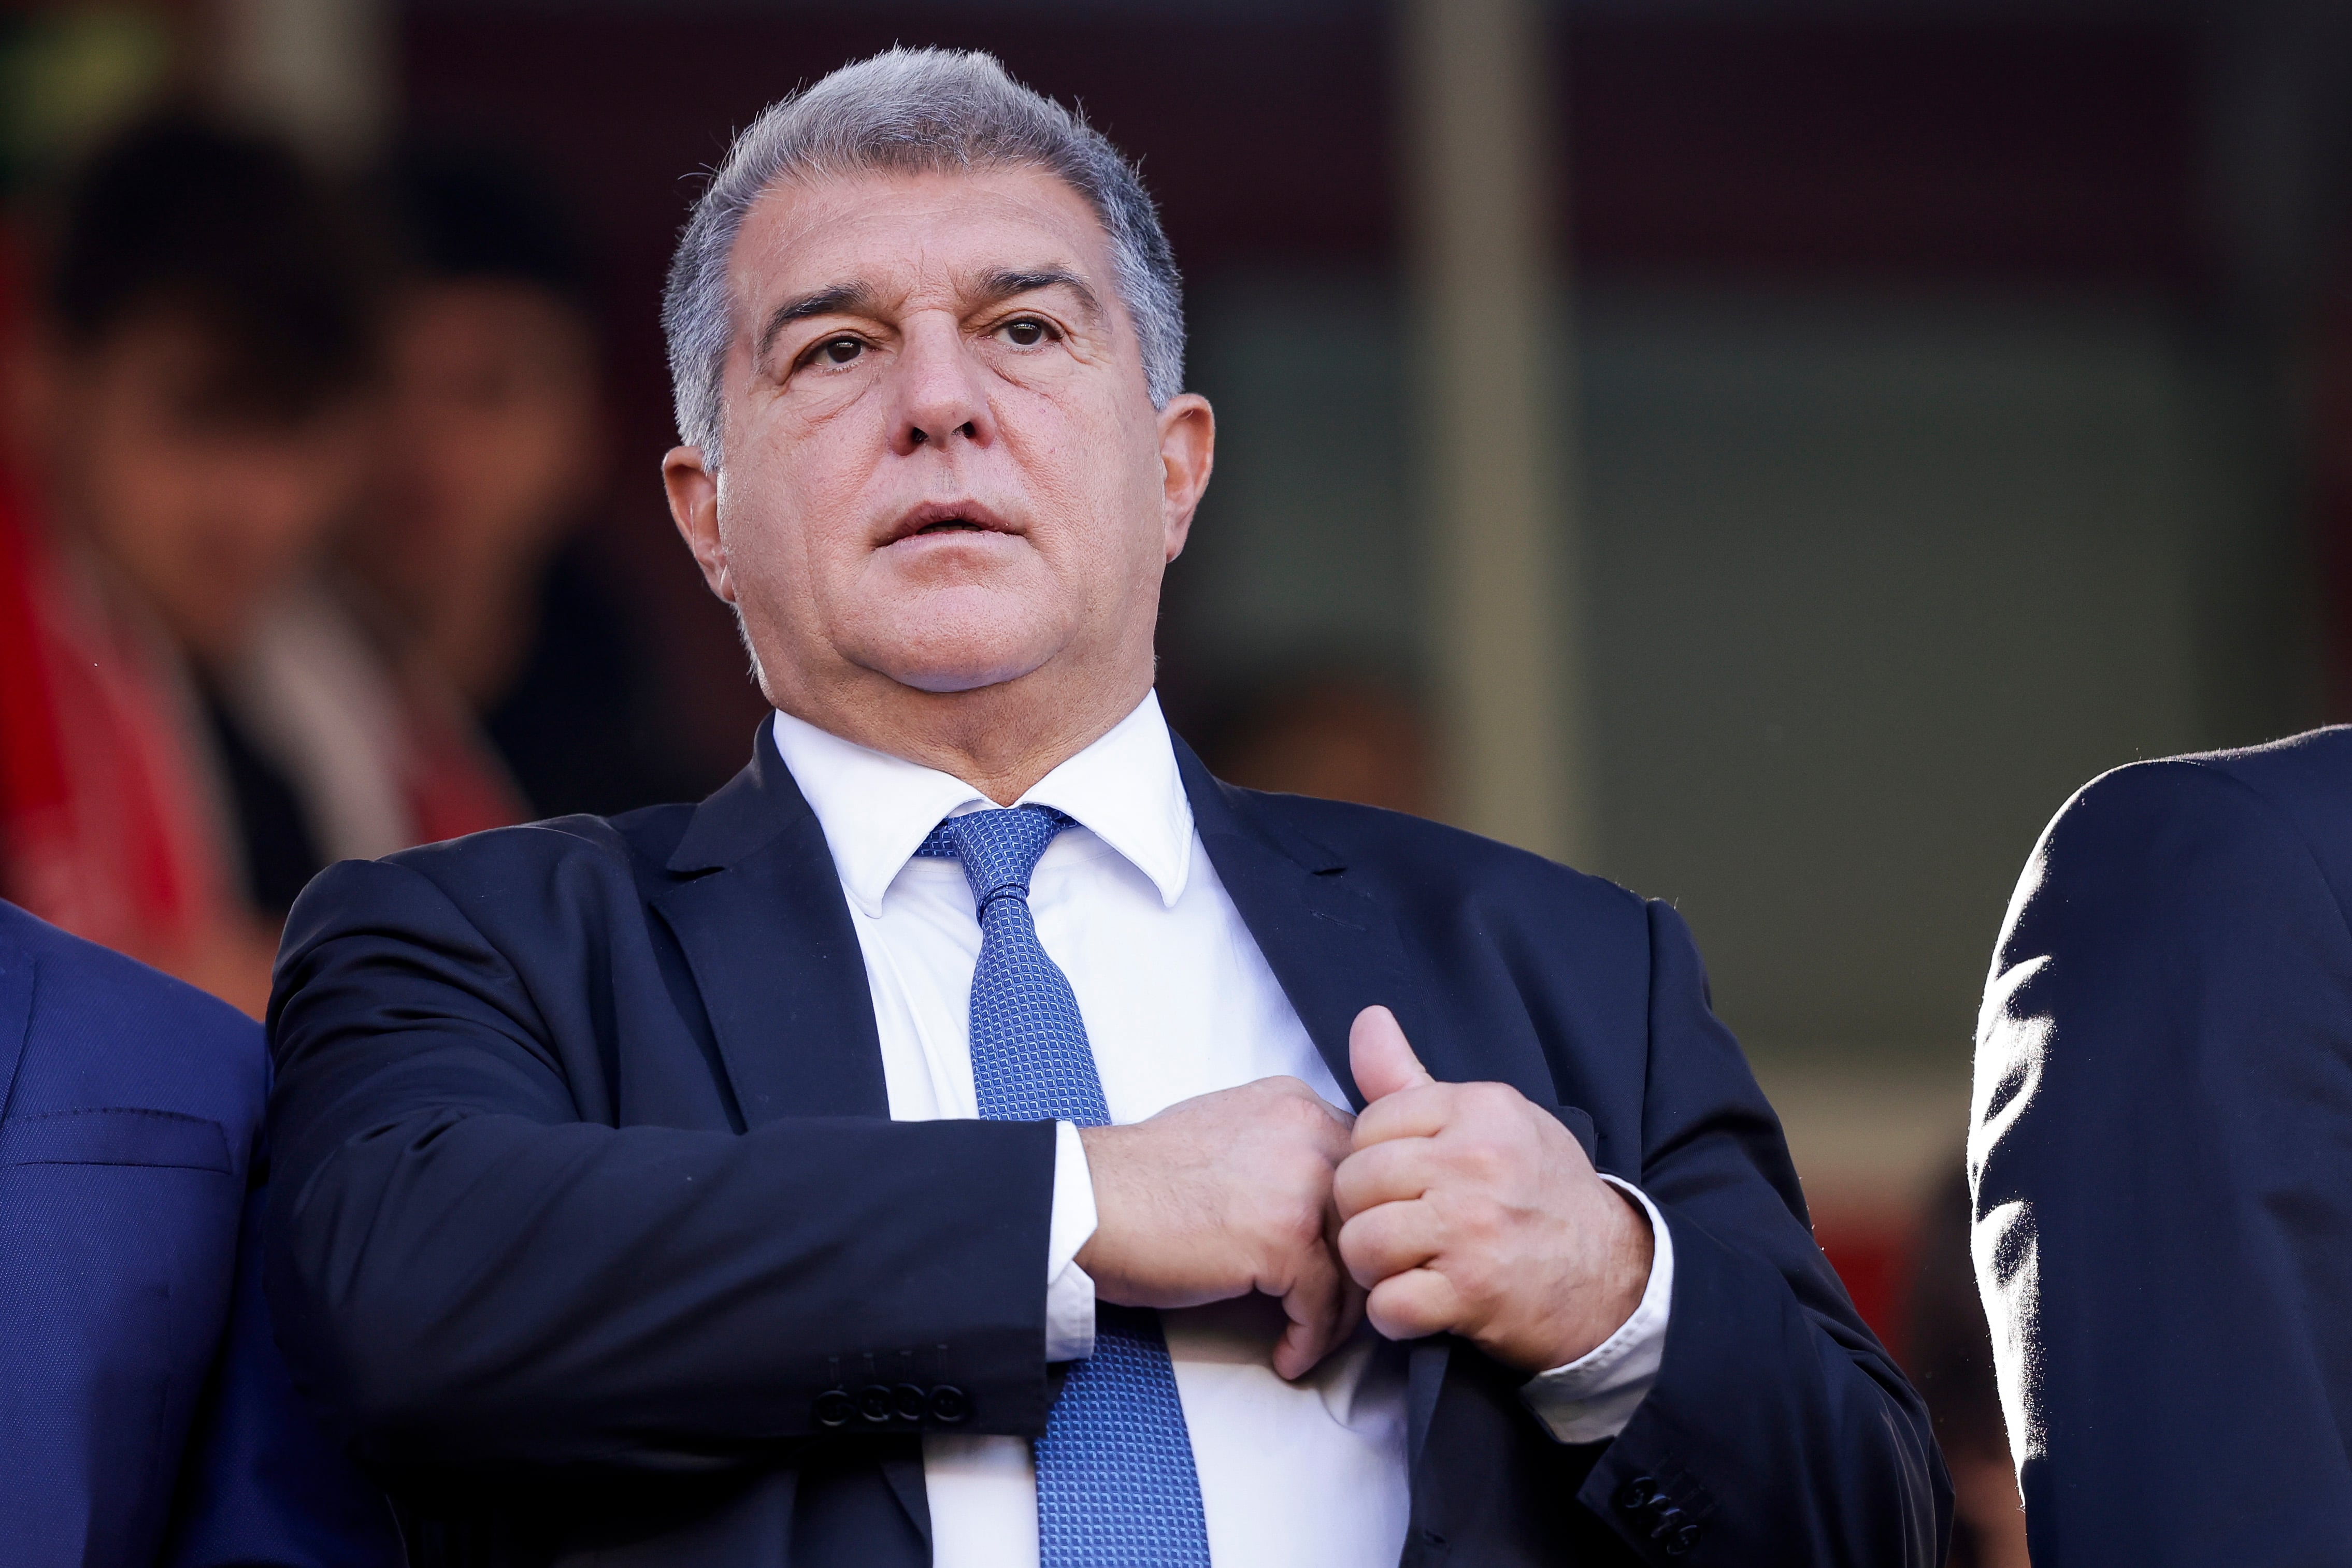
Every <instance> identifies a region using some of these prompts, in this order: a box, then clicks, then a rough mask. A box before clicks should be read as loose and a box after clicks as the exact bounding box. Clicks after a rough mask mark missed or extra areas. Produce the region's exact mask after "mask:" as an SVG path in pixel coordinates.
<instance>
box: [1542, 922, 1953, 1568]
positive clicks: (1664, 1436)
mask: <svg viewBox="0 0 2352 1568" xmlns="http://www.w3.org/2000/svg"><path fill="white" fill-rule="evenodd" d="M1649 918H1650V951H1651V984H1650V1036H1651V1038H1650V1063H1649V1084H1648V1090H1647V1094H1646V1099H1645V1103H1646V1110H1645V1115H1644V1125H1643V1145H1644V1153H1643V1170H1642V1176H1641V1186H1642V1188H1643V1191H1644V1192H1646V1193H1647V1194H1648V1195H1649V1196H1650V1198H1651V1200H1652V1201H1653V1202H1654V1203H1655V1204H1656V1205H1657V1207H1658V1208H1659V1210H1660V1212H1661V1213H1663V1214H1664V1217H1665V1219H1666V1224H1667V1227H1668V1228H1669V1230H1670V1231H1671V1233H1672V1235H1673V1238H1674V1249H1675V1274H1674V1290H1673V1305H1672V1309H1671V1313H1670V1316H1669V1321H1668V1325H1667V1329H1666V1343H1665V1352H1664V1358H1663V1360H1662V1361H1661V1363H1660V1365H1659V1369H1658V1378H1657V1382H1656V1384H1655V1385H1654V1386H1653V1387H1652V1388H1651V1390H1650V1393H1649V1396H1647V1397H1646V1398H1645V1399H1643V1402H1642V1404H1641V1406H1640V1407H1639V1408H1638V1409H1636V1410H1635V1411H1634V1413H1633V1418H1632V1419H1631V1420H1630V1421H1629V1422H1628V1423H1627V1424H1626V1426H1625V1427H1624V1430H1623V1431H1622V1432H1621V1433H1620V1434H1619V1435H1618V1437H1617V1438H1616V1440H1615V1441H1614V1442H1613V1443H1612V1444H1611V1446H1610V1447H1609V1448H1608V1449H1607V1451H1606V1452H1605V1453H1603V1454H1602V1455H1601V1458H1600V1459H1599V1461H1598V1462H1597V1463H1596V1464H1595V1465H1594V1466H1593V1468H1592V1470H1591V1474H1590V1475H1589V1476H1588V1477H1587V1478H1586V1479H1585V1481H1584V1484H1583V1486H1582V1488H1581V1489H1580V1491H1579V1494H1578V1495H1579V1498H1580V1500H1581V1501H1582V1502H1583V1503H1584V1505H1585V1506H1586V1507H1587V1508H1588V1509H1590V1510H1591V1511H1592V1512H1593V1513H1595V1514H1597V1515H1599V1516H1600V1517H1601V1518H1602V1519H1604V1520H1606V1521H1608V1522H1609V1524H1610V1525H1611V1526H1612V1528H1613V1529H1614V1530H1615V1531H1617V1533H1618V1535H1619V1536H1620V1538H1621V1539H1622V1540H1623V1541H1625V1542H1627V1543H1628V1544H1629V1545H1631V1546H1632V1547H1633V1549H1634V1551H1635V1552H1636V1554H1637V1555H1639V1556H1640V1557H1641V1558H1642V1560H1643V1561H1645V1562H1654V1563H1665V1562H1677V1563H1738V1564H1741V1565H1742V1568H1749V1565H1755V1564H1781V1563H1786V1564H1790V1565H1791V1568H1795V1565H1798V1564H1804V1565H1807V1568H1827V1565H1830V1564H1851V1565H1852V1568H1897V1565H1901V1568H1931V1565H1933V1564H1936V1563H1940V1562H1942V1560H1943V1554H1944V1550H1945V1542H1946V1539H1947V1537H1948V1533H1949V1530H1950V1522H1951V1490H1950V1485H1949V1483H1948V1480H1947V1479H1946V1477H1945V1473H1944V1467H1943V1460H1942V1457H1941V1456H1940V1455H1939V1454H1938V1453H1937V1449H1936V1446H1935V1442H1934V1439H1933V1438H1932V1437H1931V1436H1930V1435H1929V1427H1928V1420H1927V1411H1926V1409H1925V1407H1924V1406H1922V1404H1921V1402H1920V1400H1919V1397H1918V1396H1917V1395H1916V1394H1915V1393H1914V1392H1913V1391H1912V1389H1911V1386H1910V1385H1909V1384H1908V1383H1907V1382H1906V1381H1905V1379H1904V1376H1903V1375H1902V1373H1901V1372H1900V1371H1899V1370H1898V1369H1897V1368H1896V1367H1895V1363H1894V1360H1893V1358H1892V1357H1890V1356H1889V1355H1888V1354H1887V1353H1886V1351H1885V1348H1884V1347H1882V1346H1881V1345H1880V1344H1879V1343H1878V1342H1877V1340H1876V1339H1875V1338H1874V1337H1873V1335H1872V1334H1871V1333H1870V1331H1869V1329H1867V1328H1866V1327H1864V1324H1863V1322H1862V1321H1861V1319H1860V1317H1859V1316H1858V1315H1857V1314H1856V1313H1855V1312H1854V1310H1853V1302H1852V1301H1849V1300H1848V1299H1847V1297H1846V1293H1845V1290H1844V1288H1843V1286H1842V1285H1841V1284H1840V1283H1839V1282H1838V1280H1837V1276H1836V1275H1835V1273H1833V1272H1832V1270H1831V1269H1830V1266H1829V1263H1828V1260H1826V1259H1824V1258H1823V1257H1822V1252H1821V1249H1820V1248H1819V1247H1818V1246H1816V1245H1815V1244H1814V1241H1813V1238H1812V1232H1811V1228H1810V1227H1809V1225H1808V1223H1807V1221H1806V1220H1805V1218H1804V1209H1803V1202H1802V1199H1801V1197H1800V1196H1799V1195H1798V1190H1797V1184H1796V1176H1795V1173H1794V1171H1793V1170H1792V1168H1791V1167H1790V1163H1789V1156H1788V1151H1787V1148H1786V1146H1785V1145H1784V1144H1783V1143H1782V1141H1781V1137H1780V1124H1779V1122H1778V1121H1777V1119H1776V1118H1775V1117H1774V1116H1773V1114H1772V1112H1771V1109H1770V1107H1769V1105H1768V1104H1767V1103H1765V1100H1764V1096H1763V1094H1762V1092H1761V1091H1759V1089H1758V1088H1757V1086H1756V1082H1755V1080H1754V1078H1753V1077H1752V1076H1751V1075H1750V1074H1749V1072H1748V1066H1747V1062H1746V1060H1745V1059H1744V1058H1743V1057H1742V1055H1741V1054H1740V1051H1739V1047H1738V1044H1737V1043H1736V1042H1735V1041H1734V1040H1732V1038H1731V1036H1730V1033H1729V1032H1728V1031H1727V1030H1725V1029H1724V1027H1723V1025H1722V1024H1721V1023H1720V1022H1718V1021H1717V1019H1716V1018H1715V1015H1714V1013H1713V1011H1712V1010H1711V1009H1710V1008H1709V1006H1708V1001H1707V991H1706V976H1705V973H1704V971H1703V970H1702V969H1701V967H1700V964H1699V958H1698V953H1697V949H1696V946H1694V945H1693V944H1692V942H1691V938H1690V933H1689V930H1688V928H1687V927H1686V926H1685V925H1684V924H1683V921H1682V919H1681V917H1680V916H1679V915H1675V912H1674V911H1673V910H1672V909H1670V908H1668V907H1667V906H1666V905H1664V904H1651V905H1650V906H1649Z"/></svg>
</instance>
